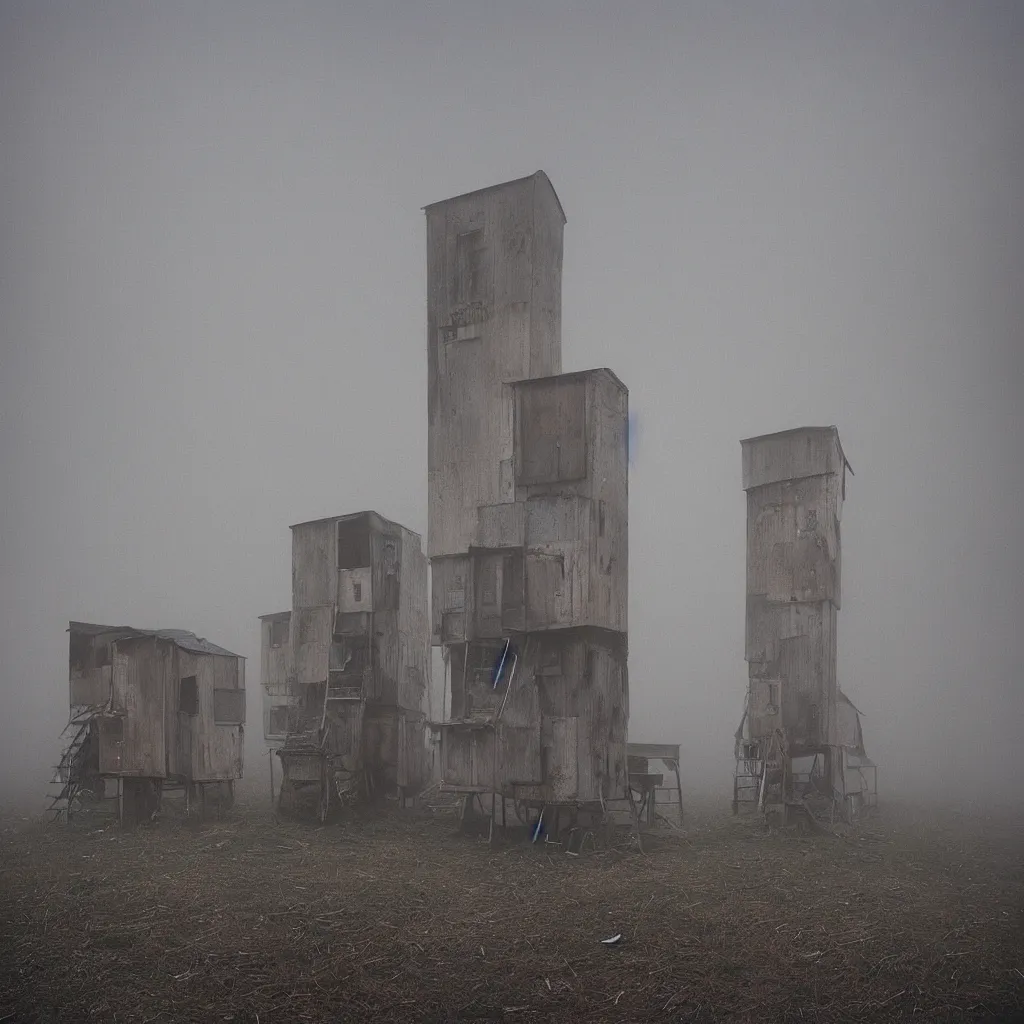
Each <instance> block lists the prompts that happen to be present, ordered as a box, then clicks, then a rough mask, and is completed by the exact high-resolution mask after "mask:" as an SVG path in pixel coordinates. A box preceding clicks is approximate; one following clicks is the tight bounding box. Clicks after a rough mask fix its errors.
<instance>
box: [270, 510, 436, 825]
mask: <svg viewBox="0 0 1024 1024" xmlns="http://www.w3.org/2000/svg"><path fill="white" fill-rule="evenodd" d="M426 592H427V561H426V557H425V556H424V554H423V550H422V546H421V543H420V538H419V536H418V535H417V534H415V533H413V532H412V531H411V530H407V529H406V528H405V527H403V526H400V525H399V524H398V523H393V522H390V521H389V520H387V519H385V518H384V517H383V516H380V515H378V514H377V513H375V512H360V513H356V514H354V515H348V516H334V517H331V518H327V519H319V520H316V521H314V522H308V523H301V524H299V525H297V526H293V527H292V611H291V613H290V614H288V613H279V614H278V615H272V616H264V617H263V619H262V631H263V633H262V635H263V648H264V649H263V666H264V671H265V673H266V675H265V676H264V680H263V689H264V730H265V735H266V738H267V741H268V743H271V744H279V747H278V750H277V754H278V756H279V758H280V760H281V765H282V802H283V803H288V802H289V801H295V800H297V799H300V798H301V795H302V791H304V790H305V791H307V792H308V793H309V794H310V795H315V796H316V797H317V799H318V800H319V801H320V808H321V813H326V810H327V808H328V806H329V805H330V804H331V803H332V802H334V801H335V800H337V799H343V798H347V797H359V798H361V797H365V796H370V797H372V796H375V795H382V794H385V793H389V792H390V793H393V792H396V791H397V792H398V793H400V794H403V795H404V794H412V793H415V792H416V791H417V790H418V789H419V788H420V786H421V785H422V783H423V780H424V774H425V771H426V762H425V738H424V728H425V719H426V716H425V713H424V708H425V701H426V683H427V673H428V671H429V652H430V646H429V643H430V641H429V635H428V630H429V627H428V621H427V610H426ZM286 629H287V648H286V650H285V651H284V652H283V653H282V652H281V651H280V645H281V642H282V641H283V640H284V635H285V630H286ZM275 641H276V644H275ZM282 674H283V677H284V679H283V684H282V679H281V677H282Z"/></svg>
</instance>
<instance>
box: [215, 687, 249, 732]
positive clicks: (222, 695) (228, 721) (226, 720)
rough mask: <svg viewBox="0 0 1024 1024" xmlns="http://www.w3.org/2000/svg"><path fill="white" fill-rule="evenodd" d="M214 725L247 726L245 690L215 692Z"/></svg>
mask: <svg viewBox="0 0 1024 1024" xmlns="http://www.w3.org/2000/svg"><path fill="white" fill-rule="evenodd" d="M213 724H214V725H245V690H214V691H213Z"/></svg>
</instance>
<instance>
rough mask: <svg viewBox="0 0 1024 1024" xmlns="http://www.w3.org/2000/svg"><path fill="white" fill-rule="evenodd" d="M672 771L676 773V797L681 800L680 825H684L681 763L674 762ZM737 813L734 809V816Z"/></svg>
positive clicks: (734, 783)
mask: <svg viewBox="0 0 1024 1024" xmlns="http://www.w3.org/2000/svg"><path fill="white" fill-rule="evenodd" d="M672 770H673V771H674V772H675V773H676V797H677V799H678V800H679V824H680V825H682V823H683V780H682V777H681V775H680V774H679V762H678V761H673V762H672ZM735 786H736V780H735V778H734V779H733V787H734V788H735ZM734 801H735V793H734ZM735 813H736V810H735V809H734V810H733V814H735Z"/></svg>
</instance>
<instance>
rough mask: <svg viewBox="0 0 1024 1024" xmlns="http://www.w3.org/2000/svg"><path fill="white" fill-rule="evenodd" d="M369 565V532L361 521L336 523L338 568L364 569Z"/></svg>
mask: <svg viewBox="0 0 1024 1024" xmlns="http://www.w3.org/2000/svg"><path fill="white" fill-rule="evenodd" d="M369 565H370V530H369V528H368V527H367V525H366V523H365V522H364V521H362V520H358V519H357V520H353V521H351V522H340V523H338V568H339V569H365V568H366V567H367V566H369Z"/></svg>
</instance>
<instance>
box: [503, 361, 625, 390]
mask: <svg viewBox="0 0 1024 1024" xmlns="http://www.w3.org/2000/svg"><path fill="white" fill-rule="evenodd" d="M594 373H603V374H606V375H607V376H609V377H611V379H612V380H613V381H615V383H616V384H617V385H618V386H619V388H620V389H621V390H622V391H625V392H626V394H627V395H628V394H629V388H627V387H626V385H625V384H623V383H622V381H621V380H620V379H619V377H618V375H617V374H616V373H615V372H614V371H613V370H609V369H608V367H607V366H595V367H594V368H593V369H592V370H570V371H569V372H568V373H552V374H550V375H549V376H547V377H524V378H523V379H522V380H511V381H509V384H510V385H512V386H513V387H516V386H518V385H520V384H523V385H526V384H538V383H540V382H541V381H549V380H567V379H571V378H573V377H589V376H590V375H591V374H594Z"/></svg>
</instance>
